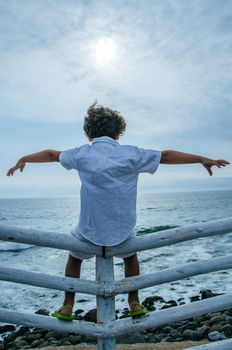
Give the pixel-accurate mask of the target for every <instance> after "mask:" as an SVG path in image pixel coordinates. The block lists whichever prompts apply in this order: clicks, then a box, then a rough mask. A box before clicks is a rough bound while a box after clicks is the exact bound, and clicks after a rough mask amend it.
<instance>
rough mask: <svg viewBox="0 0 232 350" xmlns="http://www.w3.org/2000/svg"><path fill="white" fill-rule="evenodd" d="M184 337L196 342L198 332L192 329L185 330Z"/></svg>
mask: <svg viewBox="0 0 232 350" xmlns="http://www.w3.org/2000/svg"><path fill="white" fill-rule="evenodd" d="M183 337H184V338H185V339H189V340H196V338H197V335H196V332H195V331H193V330H192V329H185V330H184V332H183Z"/></svg>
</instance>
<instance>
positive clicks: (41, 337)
mask: <svg viewBox="0 0 232 350" xmlns="http://www.w3.org/2000/svg"><path fill="white" fill-rule="evenodd" d="M215 295H217V294H215V293H213V292H212V291H210V290H203V291H200V293H199V295H196V296H193V297H191V298H190V301H191V302H194V301H196V300H201V299H206V298H210V297H212V296H215ZM184 303H185V302H184V300H183V298H180V299H178V300H168V301H165V300H164V299H163V298H162V297H161V296H157V295H154V296H150V297H148V298H146V299H145V300H144V301H143V303H142V304H143V305H144V306H146V308H147V309H148V310H149V311H154V310H160V309H164V308H170V307H173V306H177V305H182V304H184ZM36 313H38V314H43V315H48V316H49V315H50V312H49V311H48V310H38V311H37V312H36ZM75 313H76V314H78V315H79V316H80V318H81V319H83V320H85V321H90V322H96V309H93V310H90V311H89V312H87V313H86V314H84V310H76V311H75ZM116 313H117V318H126V317H130V316H129V310H128V309H127V308H125V309H123V310H117V311H116ZM9 332H10V333H9ZM0 333H1V334H2V335H3V341H2V342H0V350H3V349H4V350H8V349H10V350H17V349H32V348H43V347H49V346H53V347H54V346H61V345H63V346H65V345H77V344H79V345H89V344H96V343H97V339H96V337H92V336H83V335H79V334H74V333H58V332H56V331H51V330H50V331H49V330H45V329H41V328H29V327H27V326H20V327H18V328H17V327H15V326H14V325H3V326H0ZM231 337H232V309H228V310H226V311H222V312H217V313H211V314H207V315H204V316H199V317H193V318H190V319H188V320H184V321H178V322H174V323H172V324H168V325H165V326H162V327H156V328H151V329H147V330H146V331H141V332H136V333H135V332H133V333H130V334H127V335H125V336H120V339H118V340H117V343H120V344H134V343H159V342H182V341H186V340H192V341H199V340H206V341H218V340H223V339H227V338H231Z"/></svg>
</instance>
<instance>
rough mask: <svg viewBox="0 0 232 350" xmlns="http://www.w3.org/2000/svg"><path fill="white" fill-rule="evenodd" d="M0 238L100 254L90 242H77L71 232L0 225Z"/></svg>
mask: <svg viewBox="0 0 232 350" xmlns="http://www.w3.org/2000/svg"><path fill="white" fill-rule="evenodd" d="M0 240H2V241H9V242H18V243H25V244H32V245H38V246H42V247H50V248H57V249H63V250H74V251H78V252H81V253H91V254H96V255H101V254H102V249H101V247H99V246H96V245H94V244H92V243H90V242H88V243H85V242H79V241H78V243H77V240H76V239H75V237H73V236H72V235H71V234H69V235H67V234H64V233H57V232H49V231H42V230H35V229H30V228H19V227H15V226H6V225H0Z"/></svg>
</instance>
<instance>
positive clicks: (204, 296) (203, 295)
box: [200, 289, 223, 299]
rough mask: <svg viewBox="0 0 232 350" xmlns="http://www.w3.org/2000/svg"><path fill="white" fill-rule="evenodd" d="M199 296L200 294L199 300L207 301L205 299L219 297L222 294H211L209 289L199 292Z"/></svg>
mask: <svg viewBox="0 0 232 350" xmlns="http://www.w3.org/2000/svg"><path fill="white" fill-rule="evenodd" d="M200 294H201V299H207V298H212V297H215V296H217V295H221V294H223V293H220V294H218V293H213V292H212V291H211V290H210V289H203V290H201V291H200Z"/></svg>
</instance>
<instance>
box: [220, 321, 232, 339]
mask: <svg viewBox="0 0 232 350" xmlns="http://www.w3.org/2000/svg"><path fill="white" fill-rule="evenodd" d="M220 332H222V333H224V334H225V335H226V336H227V337H230V336H231V335H232V326H231V325H230V324H225V325H223V326H222V327H221V328H220Z"/></svg>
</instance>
